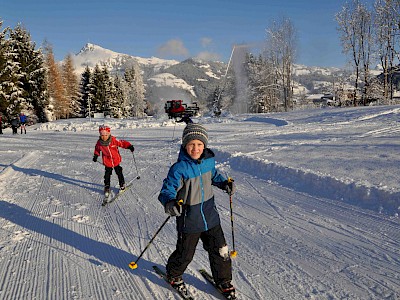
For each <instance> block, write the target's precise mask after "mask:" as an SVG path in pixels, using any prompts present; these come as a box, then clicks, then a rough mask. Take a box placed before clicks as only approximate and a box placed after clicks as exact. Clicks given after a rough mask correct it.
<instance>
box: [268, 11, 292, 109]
mask: <svg viewBox="0 0 400 300" xmlns="http://www.w3.org/2000/svg"><path fill="white" fill-rule="evenodd" d="M266 32H267V40H266V44H267V47H266V50H265V57H266V58H267V61H268V64H269V65H271V66H273V68H274V69H275V72H276V77H277V79H278V84H279V85H280V87H281V89H282V102H283V107H284V110H285V111H288V110H289V109H292V108H293V64H294V60H295V57H296V50H297V49H296V48H297V47H296V45H297V34H296V30H295V28H294V25H293V23H292V22H291V20H290V19H287V18H282V20H281V21H280V22H273V24H272V26H270V27H269V28H268V29H267V30H266Z"/></svg>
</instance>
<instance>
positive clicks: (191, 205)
mask: <svg viewBox="0 0 400 300" xmlns="http://www.w3.org/2000/svg"><path fill="white" fill-rule="evenodd" d="M225 182H226V178H225V177H224V176H222V175H221V174H220V173H219V172H218V171H217V170H216V168H215V159H214V153H213V152H212V151H211V150H210V149H208V148H206V149H204V152H203V155H202V157H201V158H200V159H198V160H194V159H192V158H191V157H190V156H189V155H188V154H187V152H186V150H185V149H184V148H182V147H181V150H180V152H179V156H178V161H177V162H176V163H175V164H173V165H172V166H171V168H170V170H169V172H168V176H167V178H165V179H164V181H163V186H162V189H161V192H160V195H159V196H158V200H160V202H161V203H162V204H163V205H164V206H165V204H166V203H167V202H169V201H171V200H180V199H182V200H183V201H184V202H183V212H182V214H181V216H180V217H177V230H178V232H183V233H196V232H203V231H207V230H209V229H211V228H213V227H215V226H217V225H218V224H220V219H219V215H218V211H217V207H216V205H215V200H214V193H213V190H212V186H213V185H214V186H216V187H218V188H220V189H222V188H223V187H224V186H225Z"/></svg>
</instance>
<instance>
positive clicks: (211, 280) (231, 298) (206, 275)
mask: <svg viewBox="0 0 400 300" xmlns="http://www.w3.org/2000/svg"><path fill="white" fill-rule="evenodd" d="M199 272H200V274H201V275H203V277H204V278H205V279H206V280H207V281H208V282H209V283H211V284H212V285H213V286H214V287H215V288H216V289H217V291H218V292H219V293H220V294H221V295H222V296H223V297H225V299H228V300H234V299H237V297H236V295H235V294H234V293H233V294H230V295H228V296H227V295H224V293H223V292H222V290H221V289H220V288H219V287H218V286H217V285H216V284H215V281H214V278H213V277H212V276H211V275H210V273H208V272H207V271H206V270H205V269H200V270H199Z"/></svg>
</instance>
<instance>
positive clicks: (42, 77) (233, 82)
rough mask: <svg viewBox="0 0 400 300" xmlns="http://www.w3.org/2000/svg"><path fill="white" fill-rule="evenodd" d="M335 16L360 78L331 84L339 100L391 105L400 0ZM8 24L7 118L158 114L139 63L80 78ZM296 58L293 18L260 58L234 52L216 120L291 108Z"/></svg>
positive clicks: (0, 70) (356, 6) (353, 1)
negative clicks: (376, 72) (377, 71)
mask: <svg viewBox="0 0 400 300" xmlns="http://www.w3.org/2000/svg"><path fill="white" fill-rule="evenodd" d="M335 18H336V20H337V23H338V28H337V29H338V32H339V34H340V38H341V42H342V47H343V53H344V54H346V55H347V57H348V59H349V63H350V65H351V66H352V68H353V72H352V73H353V74H354V75H353V78H352V79H351V81H352V82H354V89H353V90H352V91H350V92H349V91H345V90H344V82H348V81H349V78H347V79H345V78H334V79H333V80H332V81H333V83H334V84H336V86H335V87H334V90H333V91H332V92H333V93H334V94H335V95H336V97H337V98H338V99H339V103H340V101H341V97H343V95H345V94H346V95H349V94H350V95H351V98H352V99H353V100H352V101H351V102H349V103H352V104H353V105H368V104H369V103H370V102H372V101H379V103H380V104H387V103H391V102H390V100H392V99H393V96H394V91H395V90H396V89H399V87H398V86H396V85H397V84H398V82H399V80H398V78H397V77H398V74H399V69H400V67H399V64H398V62H399V59H400V57H399V50H400V49H399V38H400V0H376V1H375V3H374V5H373V7H372V8H368V7H367V5H366V4H364V3H363V2H362V1H360V0H350V1H349V2H346V3H345V5H344V6H343V7H342V9H341V10H340V11H339V12H338V13H337V14H336V15H335ZM2 23H3V22H2V21H1V20H0V113H1V114H2V115H3V116H5V118H6V119H9V118H11V117H13V116H14V115H16V114H18V113H20V112H21V111H23V112H24V113H26V114H28V115H30V116H33V117H34V118H36V120H37V121H39V122H46V121H52V120H56V119H60V118H71V117H90V116H91V115H92V114H93V113H96V112H101V113H105V114H108V115H110V116H111V117H117V118H127V117H143V116H145V115H146V112H148V111H149V110H151V107H150V103H149V102H148V101H146V96H145V95H146V91H145V85H144V82H143V78H142V75H141V74H142V73H141V70H140V67H139V65H138V63H137V62H136V61H134V60H132V61H129V62H128V63H127V65H126V66H124V67H125V69H124V73H123V74H122V75H121V74H117V73H116V74H110V71H109V70H108V68H107V67H106V66H104V65H103V66H101V65H96V66H95V67H94V68H93V69H91V68H89V66H86V68H85V70H84V72H83V73H82V74H81V75H80V76H78V75H76V72H75V70H74V66H73V60H72V56H71V55H70V54H69V55H67V56H66V57H65V59H64V60H63V62H62V63H57V62H56V61H55V59H54V54H53V50H52V46H51V45H50V44H49V43H47V42H45V43H44V45H43V46H42V47H41V48H39V49H35V48H36V45H35V43H34V42H33V41H31V37H30V34H29V32H28V31H27V30H26V29H25V28H23V27H22V26H21V25H17V26H16V28H14V29H11V28H4V29H2ZM296 55H297V32H296V28H295V26H294V24H293V22H292V21H291V20H290V19H288V18H281V19H280V20H277V21H276V20H274V21H272V23H271V25H270V26H269V27H268V28H267V29H266V39H265V47H264V50H263V51H262V52H261V53H260V54H259V55H255V54H252V53H250V52H248V51H247V52H246V47H243V46H241V45H238V46H236V47H234V48H233V51H232V55H231V59H232V64H231V59H230V61H229V63H228V66H227V69H226V73H225V76H224V77H223V79H222V81H221V84H220V85H219V86H217V87H216V88H215V90H214V91H213V92H212V93H210V95H209V97H207V99H205V101H206V102H207V103H206V105H205V106H206V107H207V108H208V109H209V110H210V111H213V112H214V113H215V114H216V115H219V114H220V113H221V110H230V111H231V112H234V113H243V112H250V113H260V112H274V111H289V110H292V109H293V108H294V106H295V99H294V93H293V89H294V83H295V82H294V79H295V77H294V63H295V61H296ZM235 56H236V57H235ZM376 63H379V64H380V65H381V67H382V70H383V72H382V75H380V76H378V77H376V76H373V75H372V74H371V65H373V64H376ZM230 65H232V68H231V69H229V68H230ZM396 76H397V77H396ZM343 103H344V102H343ZM346 103H348V101H346Z"/></svg>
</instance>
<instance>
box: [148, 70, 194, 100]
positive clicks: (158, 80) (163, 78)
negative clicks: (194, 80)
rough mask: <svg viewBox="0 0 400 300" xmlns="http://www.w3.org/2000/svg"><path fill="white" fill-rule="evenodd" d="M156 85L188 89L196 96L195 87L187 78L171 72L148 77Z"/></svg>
mask: <svg viewBox="0 0 400 300" xmlns="http://www.w3.org/2000/svg"><path fill="white" fill-rule="evenodd" d="M148 81H149V82H152V84H154V85H155V86H158V87H163V86H164V87H175V88H180V89H183V90H185V91H188V92H189V93H190V94H191V95H192V96H193V97H196V93H195V91H194V87H193V86H192V85H190V84H188V83H187V82H186V81H185V80H183V79H181V78H178V77H176V76H175V75H173V74H171V73H160V74H157V75H154V76H153V77H151V78H149V79H148Z"/></svg>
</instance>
